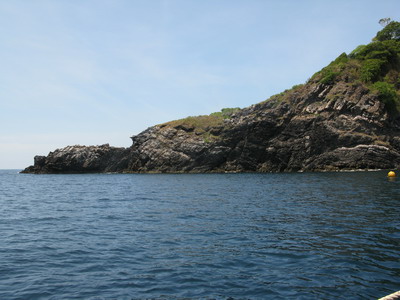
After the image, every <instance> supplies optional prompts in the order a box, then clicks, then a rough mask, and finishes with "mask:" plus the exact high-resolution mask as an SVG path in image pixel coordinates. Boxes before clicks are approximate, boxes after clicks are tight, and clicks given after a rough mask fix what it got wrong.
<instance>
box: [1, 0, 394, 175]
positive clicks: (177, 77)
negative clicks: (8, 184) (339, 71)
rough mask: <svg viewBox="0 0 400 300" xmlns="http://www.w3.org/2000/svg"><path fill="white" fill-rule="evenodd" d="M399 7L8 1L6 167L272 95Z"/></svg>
mask: <svg viewBox="0 0 400 300" xmlns="http://www.w3.org/2000/svg"><path fill="white" fill-rule="evenodd" d="M399 14H400V1H399V0H379V1H377V0H335V1H328V0H326V1H325V0H314V1H313V0H302V1H299V0H276V1H275V0H274V1H272V0H141V1H139V0H138V1H136V0H126V1H123V0H120V1H119V0H113V1H111V0H110V1H101V0H87V1H85V0H49V1H41V0H21V1H19V0H12V1H11V0H0V62H1V63H0V169H6V168H24V167H26V166H28V165H30V164H32V163H33V157H34V156H35V155H37V154H39V155H47V154H48V152H49V151H53V150H55V149H56V148H60V147H64V146H67V145H75V144H83V145H97V144H105V143H110V144H111V145H114V146H124V147H128V146H130V144H131V140H130V138H129V137H130V136H132V135H134V134H137V133H139V132H141V131H142V130H144V129H146V128H147V127H149V126H152V125H155V124H159V123H163V122H166V121H169V120H173V119H180V118H183V117H186V116H189V115H201V114H209V113H211V112H214V111H219V110H220V109H221V108H224V107H246V106H249V105H251V104H254V103H257V102H260V101H263V100H265V99H267V98H269V97H270V96H271V95H273V94H276V93H279V92H281V91H283V90H285V89H287V88H290V87H292V86H293V85H295V84H299V83H304V82H305V81H306V80H307V79H308V78H309V77H311V75H312V74H313V73H315V72H317V71H319V70H320V69H321V68H322V67H324V66H326V65H327V64H328V63H329V62H330V61H332V60H334V59H335V58H336V57H337V56H339V55H340V54H341V53H342V52H347V53H349V52H350V51H352V50H353V49H354V48H355V47H356V46H358V45H360V44H366V43H369V42H370V40H371V38H372V37H373V36H374V35H375V34H376V32H377V31H379V30H381V26H380V25H379V24H378V21H379V19H381V18H384V17H391V18H392V19H395V20H400V17H399Z"/></svg>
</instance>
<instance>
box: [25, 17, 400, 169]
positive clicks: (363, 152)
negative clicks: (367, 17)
mask: <svg viewBox="0 0 400 300" xmlns="http://www.w3.org/2000/svg"><path fill="white" fill-rule="evenodd" d="M399 26H400V24H399ZM382 49H383V50H382ZM382 57H383V58H382ZM371 65H372V66H373V67H374V68H375V69H373V68H371ZM376 66H378V67H376ZM399 74H400V41H397V40H396V41H392V40H391V41H383V42H375V43H373V44H370V45H367V46H363V47H362V48H360V47H359V48H357V49H356V50H355V51H353V53H352V54H351V55H349V56H348V55H346V54H342V55H340V56H339V57H338V58H337V59H336V60H335V61H334V62H332V63H331V64H330V65H329V66H328V67H326V68H324V69H323V70H321V71H320V72H318V73H316V74H315V75H314V76H313V77H311V79H310V80H309V81H308V82H307V83H306V84H304V85H299V86H296V87H294V88H292V89H291V90H288V91H285V92H284V93H281V94H279V95H275V96H273V97H271V98H270V99H268V100H266V101H263V102H261V103H259V104H255V105H252V106H250V107H247V108H244V109H232V110H225V111H224V110H223V111H222V112H220V113H214V114H211V115H209V116H199V117H188V118H186V119H182V120H177V121H171V122H168V123H164V124H160V125H156V126H153V127H150V128H148V129H147V130H145V131H143V132H142V133H140V134H138V135H136V136H133V137H132V141H133V143H132V146H131V147H130V148H115V147H110V146H108V145H103V146H89V147H84V146H70V147H66V148H63V149H59V150H56V151H54V152H50V153H49V155H48V156H46V157H43V156H37V157H35V162H34V166H31V167H28V168H27V169H25V170H24V171H23V172H24V173H84V172H166V173H176V172H283V171H323V170H350V169H364V170H365V169H389V168H398V167H400V137H399V133H400V118H399V108H400V96H399V95H400V92H399V89H400V79H399V78H400V75H399Z"/></svg>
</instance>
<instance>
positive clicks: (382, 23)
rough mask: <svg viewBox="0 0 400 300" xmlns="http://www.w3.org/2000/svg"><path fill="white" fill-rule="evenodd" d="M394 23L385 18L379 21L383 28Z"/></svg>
mask: <svg viewBox="0 0 400 300" xmlns="http://www.w3.org/2000/svg"><path fill="white" fill-rule="evenodd" d="M391 21H392V19H391V18H383V19H380V20H379V24H381V25H382V26H383V27H385V26H386V25H388V24H389V23H390V22H391Z"/></svg>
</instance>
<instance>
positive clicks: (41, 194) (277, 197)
mask: <svg viewBox="0 0 400 300" xmlns="http://www.w3.org/2000/svg"><path fill="white" fill-rule="evenodd" d="M18 171H19V170H1V171H0V299H4V300H12V299H27V300H34V299H91V300H103V299H107V300H108V299H110V300H111V299H113V300H114V299H129V300H131V299H135V300H136V299H224V300H227V299H229V300H237V299H377V298H380V297H383V296H385V295H387V294H390V293H393V292H395V291H398V290H400V178H399V179H389V178H387V171H388V170H386V171H378V172H332V173H330V172H324V173H278V174H276V173H275V174H75V175H31V174H19V173H18Z"/></svg>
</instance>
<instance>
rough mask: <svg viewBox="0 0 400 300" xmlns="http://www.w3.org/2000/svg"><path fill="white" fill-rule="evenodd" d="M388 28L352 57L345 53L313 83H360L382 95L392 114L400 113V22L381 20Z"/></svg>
mask: <svg viewBox="0 0 400 300" xmlns="http://www.w3.org/2000/svg"><path fill="white" fill-rule="evenodd" d="M380 24H382V25H385V27H384V28H383V29H382V30H381V31H379V32H378V33H377V35H376V37H375V38H374V39H373V41H372V42H371V43H370V44H368V45H361V46H358V47H357V48H356V49H355V50H354V51H352V52H351V53H350V54H349V55H347V54H346V53H342V54H341V55H340V56H339V57H338V58H336V59H335V60H334V61H333V62H331V63H330V64H329V65H328V66H327V67H325V68H323V69H322V70H321V71H319V72H317V73H316V74H314V76H313V77H312V78H311V81H314V82H319V83H322V84H334V83H335V82H339V81H343V82H348V83H360V84H363V85H364V86H366V87H367V88H369V89H370V90H371V91H373V92H376V93H377V94H378V95H379V99H380V100H381V101H382V102H383V103H385V105H386V107H387V109H388V110H389V111H391V112H393V111H395V112H396V113H397V112H400V92H399V90H400V23H399V22H395V21H391V20H390V19H388V18H386V19H382V20H380Z"/></svg>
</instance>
